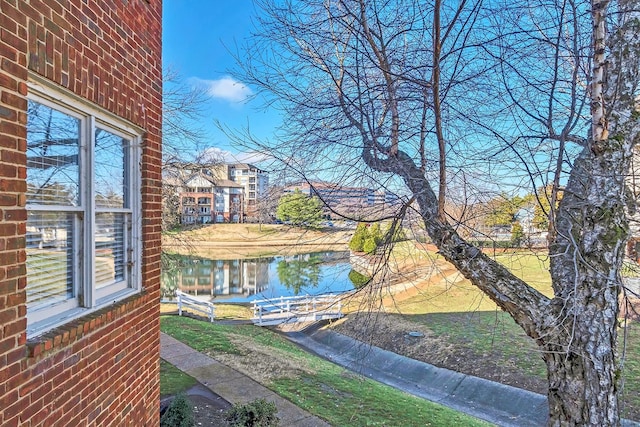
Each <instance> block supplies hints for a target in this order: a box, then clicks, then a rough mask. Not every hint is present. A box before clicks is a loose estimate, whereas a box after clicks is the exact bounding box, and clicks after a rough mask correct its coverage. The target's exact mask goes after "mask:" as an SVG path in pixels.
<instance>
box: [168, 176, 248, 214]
mask: <svg viewBox="0 0 640 427" xmlns="http://www.w3.org/2000/svg"><path fill="white" fill-rule="evenodd" d="M179 197H180V213H181V223H182V224H210V223H222V222H243V218H244V201H243V200H244V187H243V186H242V185H240V184H237V183H235V182H233V181H231V180H228V179H219V178H215V177H213V176H211V175H208V174H206V173H203V172H196V173H194V174H192V175H191V176H190V177H188V178H187V179H186V180H185V181H184V183H183V184H182V186H181V187H180V190H179Z"/></svg>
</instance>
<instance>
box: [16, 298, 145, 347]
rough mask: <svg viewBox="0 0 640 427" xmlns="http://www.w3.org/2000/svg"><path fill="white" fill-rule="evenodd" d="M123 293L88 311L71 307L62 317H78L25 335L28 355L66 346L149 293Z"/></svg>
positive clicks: (125, 312) (114, 318)
mask: <svg viewBox="0 0 640 427" xmlns="http://www.w3.org/2000/svg"><path fill="white" fill-rule="evenodd" d="M127 294H130V295H128V296H127V297H126V298H124V299H122V300H120V301H117V302H113V303H111V304H109V305H105V306H103V307H102V308H98V309H97V310H95V311H91V312H90V313H88V312H87V310H86V309H74V310H72V312H70V313H68V316H66V317H67V318H71V316H73V315H75V316H78V317H75V316H74V317H75V318H74V319H72V320H69V321H67V322H66V323H63V324H61V325H59V326H55V327H53V328H52V329H48V330H47V331H46V332H43V333H41V334H39V335H36V336H33V337H30V338H28V339H27V344H26V345H27V350H28V356H29V357H31V358H39V357H41V356H44V355H45V354H48V353H50V352H52V351H55V350H58V349H60V348H63V347H66V346H68V345H69V344H72V343H74V342H76V341H78V340H79V339H80V338H82V337H83V336H84V335H87V334H89V333H91V332H93V331H96V330H98V329H100V328H102V327H104V326H105V325H108V324H110V323H112V322H113V321H115V320H116V319H118V318H120V317H122V316H124V315H126V314H127V313H129V312H130V311H132V310H134V309H136V308H138V307H140V306H142V305H143V304H146V303H147V302H148V298H149V293H148V292H146V291H144V290H143V291H142V292H138V291H133V290H130V291H129V292H127ZM111 299H113V298H111ZM40 327H41V329H44V328H45V325H40Z"/></svg>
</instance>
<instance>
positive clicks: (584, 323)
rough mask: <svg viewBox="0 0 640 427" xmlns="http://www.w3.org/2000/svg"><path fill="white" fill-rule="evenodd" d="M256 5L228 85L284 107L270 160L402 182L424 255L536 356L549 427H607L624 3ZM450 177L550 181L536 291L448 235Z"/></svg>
mask: <svg viewBox="0 0 640 427" xmlns="http://www.w3.org/2000/svg"><path fill="white" fill-rule="evenodd" d="M258 3H259V4H260V6H261V8H262V10H263V11H264V14H265V15H264V16H263V17H262V18H260V19H261V22H260V23H261V28H260V32H259V33H258V34H256V36H255V38H254V39H253V40H252V45H251V46H250V48H249V49H248V50H247V52H246V56H248V62H247V63H246V64H245V66H244V67H243V72H242V73H243V75H242V76H241V78H242V80H243V81H245V82H248V83H251V84H253V85H256V86H258V87H260V88H262V89H263V91H264V93H265V94H271V95H272V98H271V100H272V102H271V105H274V106H277V107H280V108H282V109H283V110H284V111H285V112H286V114H287V120H286V121H285V129H283V132H282V133H281V136H282V137H281V139H280V141H278V142H279V144H277V145H272V146H271V148H272V150H273V151H278V154H277V155H276V157H278V158H286V159H299V160H298V161H299V162H303V163H304V169H305V170H307V171H309V173H318V171H321V170H323V171H326V170H328V169H329V167H328V164H329V162H332V167H331V169H332V171H333V173H335V174H337V175H340V176H341V177H345V176H355V175H356V174H363V175H366V176H368V177H371V176H375V177H377V178H378V179H379V180H381V181H385V182H386V181H388V180H394V179H395V180H400V181H401V182H403V183H404V185H405V186H406V188H407V189H408V191H409V192H410V193H411V195H412V197H411V199H410V202H413V201H415V203H416V205H417V210H418V212H419V214H420V216H421V219H422V221H423V223H424V227H425V229H426V231H427V233H428V234H429V235H430V237H431V239H432V240H433V242H434V244H435V245H436V246H437V247H438V249H439V251H440V253H441V254H442V255H443V256H444V257H445V258H446V259H447V260H448V261H449V262H451V263H452V264H453V265H455V266H456V268H457V269H458V270H459V271H460V272H462V274H463V275H464V276H465V277H467V278H468V279H469V280H470V281H471V282H472V283H473V284H474V285H475V286H477V287H478V288H479V289H481V290H482V291H483V292H484V293H485V294H487V295H488V296H489V297H490V298H491V299H492V300H493V301H494V302H495V303H496V304H497V305H498V306H499V307H500V308H502V309H503V310H505V311H506V312H508V313H509V314H510V315H511V316H512V317H513V319H514V320H515V321H516V322H517V323H518V324H519V325H520V326H521V327H522V328H523V329H524V331H525V332H526V333H527V334H528V335H529V336H530V337H531V338H532V339H534V340H535V341H536V343H537V344H538V345H539V347H540V348H541V349H542V350H543V351H542V357H543V358H544V360H545V362H546V365H547V369H548V380H549V393H548V396H549V404H550V405H549V406H550V418H549V425H554V426H556V425H557V426H560V425H594V426H596V425H597V426H604V425H618V424H619V408H618V399H617V387H618V377H619V375H618V369H619V366H618V360H617V353H616V343H617V339H618V337H617V331H616V326H617V316H618V314H619V296H620V292H621V281H620V267H621V263H622V259H623V255H624V243H625V241H626V239H627V235H628V229H629V227H628V220H627V212H626V208H627V204H628V203H627V202H628V200H627V199H626V196H625V176H626V174H627V170H628V167H629V162H630V158H631V156H632V150H633V146H634V144H635V143H636V142H638V130H639V127H640V120H638V115H639V114H640V110H639V105H638V103H639V95H640V92H639V90H638V82H640V78H639V75H638V63H639V58H640V45H639V43H640V42H639V40H638V39H639V38H638V37H637V34H638V33H640V29H639V28H638V27H639V26H640V4H639V3H640V2H638V1H636V0H619V1H617V2H615V3H614V2H611V3H609V2H608V1H600V0H594V1H592V2H591V3H588V2H584V1H571V0H566V1H562V0H557V1H556V2H545V3H540V4H535V5H534V4H533V3H534V2H521V3H519V2H517V3H512V2H510V4H509V5H502V4H499V3H500V2H493V3H490V4H486V5H485V4H483V2H482V1H481V0H477V1H474V0H469V1H466V0H463V1H460V2H456V3H455V4H453V3H449V2H441V1H439V0H433V1H427V2H424V1H417V0H394V1H389V0H386V1H385V0H375V1H364V0H308V1H305V2H297V1H291V0H259V1H258ZM498 5H499V6H501V8H500V9H499V10H492V8H493V7H495V6H498ZM587 107H590V108H587ZM311 160H313V162H312V161H311ZM314 168H315V169H314ZM509 168H511V169H509ZM465 169H466V170H474V172H475V173H476V174H478V172H479V171H482V172H484V173H485V175H486V176H488V178H487V179H488V180H496V179H497V178H496V177H498V178H499V177H500V175H509V178H510V179H511V181H512V182H513V181H514V180H520V181H521V182H526V181H528V182H529V183H530V184H531V188H532V191H535V189H536V188H541V187H544V185H546V184H549V183H550V184H552V186H553V188H554V191H553V192H552V194H551V199H552V200H551V201H550V203H548V205H549V206H551V209H550V212H549V215H550V221H549V222H550V227H551V231H552V232H551V233H550V234H551V244H550V250H549V253H550V257H551V277H552V286H553V290H554V296H553V297H551V298H549V297H547V296H545V295H542V294H541V293H540V292H538V291H537V290H535V289H534V288H533V287H531V286H529V285H528V284H527V283H525V282H523V281H522V280H520V279H518V278H517V277H515V276H514V275H513V274H512V273H510V272H509V271H508V270H507V269H506V268H505V267H503V266H502V265H500V264H499V263H497V262H496V261H494V260H492V259H491V258H489V257H488V256H486V255H485V254H483V253H482V251H481V250H479V249H478V248H476V247H474V246H473V245H471V244H469V243H468V242H467V241H465V240H464V239H463V238H462V237H461V236H460V234H459V233H458V232H457V231H456V228H455V225H456V224H455V223H453V224H452V222H451V220H450V218H449V216H448V215H447V212H446V207H447V205H446V198H447V183H448V177H447V173H448V172H451V171H457V170H465ZM515 171H518V172H523V173H515ZM491 172H494V173H495V174H494V175H490V173H491ZM563 181H566V186H565V188H564V192H563V194H564V197H563V198H562V200H560V201H559V203H556V202H557V201H558V200H557V199H558V197H557V190H558V188H560V185H561V183H562V182H563ZM433 183H435V184H433ZM476 185H478V183H476ZM434 187H436V190H434ZM556 205H557V209H554V207H555V206H556ZM405 211H406V210H401V212H405Z"/></svg>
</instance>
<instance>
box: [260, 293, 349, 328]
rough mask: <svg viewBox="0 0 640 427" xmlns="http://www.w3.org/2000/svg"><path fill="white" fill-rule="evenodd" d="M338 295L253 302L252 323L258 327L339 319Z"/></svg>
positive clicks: (339, 297) (340, 303) (339, 302)
mask: <svg viewBox="0 0 640 427" xmlns="http://www.w3.org/2000/svg"><path fill="white" fill-rule="evenodd" d="M342 316H343V314H342V297H341V296H340V295H329V294H327V295H317V296H310V295H300V296H295V297H278V298H272V299H262V300H255V301H253V319H252V320H253V323H254V324H256V325H260V326H270V325H278V324H281V323H289V322H308V321H317V320H323V319H337V318H341V317H342Z"/></svg>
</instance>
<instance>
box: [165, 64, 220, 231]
mask: <svg viewBox="0 0 640 427" xmlns="http://www.w3.org/2000/svg"><path fill="white" fill-rule="evenodd" d="M162 96H163V103H162V113H163V122H162V142H163V146H162V148H163V160H162V172H163V186H162V198H163V215H162V224H163V229H164V230H167V229H170V228H173V227H175V226H177V225H178V224H180V218H181V212H180V195H179V193H180V191H183V189H184V186H185V181H186V180H187V179H188V178H189V177H191V175H192V174H193V173H194V172H196V171H198V170H210V169H212V168H215V167H217V166H219V165H220V164H222V163H223V160H222V159H220V158H218V156H216V155H215V154H212V152H211V151H207V148H209V144H210V141H209V135H208V134H207V133H206V131H205V130H204V128H203V126H202V124H201V121H202V120H204V114H203V111H204V108H205V104H206V101H207V97H206V91H205V90H204V88H203V87H201V86H197V85H189V84H187V83H185V82H184V80H183V79H182V78H181V77H180V76H179V74H178V73H177V72H176V71H175V70H174V69H172V68H168V69H166V70H165V71H164V73H163V93H162Z"/></svg>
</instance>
